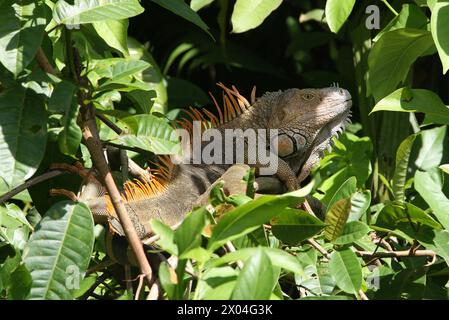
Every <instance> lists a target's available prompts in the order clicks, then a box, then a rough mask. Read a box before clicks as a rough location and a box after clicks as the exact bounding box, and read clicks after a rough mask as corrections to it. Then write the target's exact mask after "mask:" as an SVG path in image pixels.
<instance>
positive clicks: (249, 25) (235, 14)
mask: <svg viewBox="0 0 449 320" xmlns="http://www.w3.org/2000/svg"><path fill="white" fill-rule="evenodd" d="M281 3H282V0H255V1H247V0H237V1H236V2H235V5H234V10H233V11H232V17H231V22H232V32H235V33H241V32H245V31H248V30H250V29H254V28H257V27H258V26H259V25H261V24H262V22H263V21H264V20H265V19H266V18H267V17H268V16H269V15H270V13H271V12H273V11H274V10H276V8H277V7H279V6H280V5H281Z"/></svg>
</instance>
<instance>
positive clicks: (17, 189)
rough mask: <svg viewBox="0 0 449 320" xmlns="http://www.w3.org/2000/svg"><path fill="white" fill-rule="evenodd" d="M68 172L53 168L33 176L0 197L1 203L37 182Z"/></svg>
mask: <svg viewBox="0 0 449 320" xmlns="http://www.w3.org/2000/svg"><path fill="white" fill-rule="evenodd" d="M65 173H67V172H65V171H63V170H51V171H48V172H46V173H44V174H42V175H40V176H37V177H34V178H31V179H30V180H28V181H26V182H25V183H23V184H21V185H20V186H17V187H15V188H14V189H12V190H11V191H9V192H7V193H5V194H4V195H2V196H1V197H0V204H2V203H3V202H5V201H8V200H9V199H11V198H12V197H14V196H15V195H17V194H19V193H20V192H22V191H24V190H25V189H28V188H29V187H32V186H34V185H35V184H38V183H40V182H44V181H46V180H49V179H51V178H54V177H57V176H60V175H62V174H65Z"/></svg>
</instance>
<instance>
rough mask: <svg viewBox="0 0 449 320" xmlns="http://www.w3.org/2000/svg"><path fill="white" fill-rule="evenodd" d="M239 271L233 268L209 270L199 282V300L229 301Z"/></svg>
mask: <svg viewBox="0 0 449 320" xmlns="http://www.w3.org/2000/svg"><path fill="white" fill-rule="evenodd" d="M237 275H238V272H237V270H235V269H233V268H231V267H228V266H226V267H219V268H208V269H206V270H205V271H204V273H203V275H202V277H201V279H199V280H198V287H197V288H196V289H195V293H196V292H198V299H199V300H229V299H230V297H231V293H232V290H233V289H234V287H235V281H236V279H237Z"/></svg>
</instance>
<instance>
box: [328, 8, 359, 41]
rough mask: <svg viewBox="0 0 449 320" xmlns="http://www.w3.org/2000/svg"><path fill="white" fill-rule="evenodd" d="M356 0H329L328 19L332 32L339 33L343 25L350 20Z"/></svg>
mask: <svg viewBox="0 0 449 320" xmlns="http://www.w3.org/2000/svg"><path fill="white" fill-rule="evenodd" d="M354 4H355V0H344V1H341V0H327V1H326V8H325V12H326V21H327V24H328V25H329V28H330V29H331V31H332V32H334V33H337V32H338V31H339V30H340V28H341V27H342V25H343V24H344V23H345V22H346V20H348V17H349V15H350V14H351V11H352V8H353V7H354Z"/></svg>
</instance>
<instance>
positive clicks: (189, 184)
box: [81, 84, 351, 238]
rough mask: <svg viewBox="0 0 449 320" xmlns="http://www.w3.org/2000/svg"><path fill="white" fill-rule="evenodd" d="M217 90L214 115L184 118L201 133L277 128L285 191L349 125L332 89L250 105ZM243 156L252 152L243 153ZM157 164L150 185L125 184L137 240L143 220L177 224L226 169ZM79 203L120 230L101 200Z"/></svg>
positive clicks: (345, 99)
mask: <svg viewBox="0 0 449 320" xmlns="http://www.w3.org/2000/svg"><path fill="white" fill-rule="evenodd" d="M219 85H220V86H221V87H222V88H223V90H224V93H223V108H220V107H219V106H218V103H217V102H216V101H215V99H214V102H215V105H216V107H217V111H218V116H216V115H213V114H212V113H211V112H209V111H207V110H205V111H200V110H198V109H193V108H190V110H189V111H187V113H189V115H190V118H191V120H199V121H202V124H204V128H207V127H208V126H209V127H210V125H212V127H214V128H218V129H219V130H220V131H224V130H225V129H242V130H246V129H253V130H255V129H278V136H277V137H276V139H275V143H276V144H277V146H276V147H277V148H276V149H277V152H278V155H279V159H278V160H279V162H278V163H279V166H278V170H277V172H276V176H277V177H278V178H279V179H280V180H281V181H283V182H284V183H285V184H286V185H287V186H288V187H289V189H292V188H293V187H295V186H297V185H299V183H300V182H301V181H302V180H304V178H306V177H307V176H308V174H309V172H310V170H311V168H312V167H313V166H314V165H315V164H316V163H317V162H318V161H319V159H320V158H321V157H322V155H323V152H324V151H325V150H326V149H327V148H329V147H330V145H331V139H332V137H333V136H335V135H337V134H338V133H339V132H341V131H342V130H343V129H344V126H345V125H346V123H347V122H348V121H349V116H350V107H351V95H350V94H349V92H348V91H347V90H345V89H341V88H338V87H329V88H322V89H288V90H285V91H277V92H267V93H265V94H264V95H263V96H262V97H260V98H258V99H257V100H255V99H254V97H253V100H255V101H253V103H252V104H250V103H249V102H248V101H247V100H246V99H245V98H244V97H243V96H241V95H240V94H239V92H238V91H237V89H235V88H234V87H233V89H232V90H231V89H228V88H226V87H224V86H223V85H221V84H219ZM191 120H182V121H180V122H179V123H180V124H181V125H182V126H183V127H184V128H191ZM205 130H207V129H205ZM272 143H273V142H272ZM273 147H274V146H273ZM248 152H256V150H251V148H249V150H248ZM245 156H246V155H245ZM164 159H166V158H164ZM245 159H246V157H245ZM163 162H164V163H162V166H161V168H160V169H159V170H157V172H156V173H155V174H154V176H153V177H152V179H151V180H149V181H147V182H140V181H136V182H127V183H126V184H125V188H124V192H123V198H124V201H125V206H126V209H127V211H128V213H129V215H130V217H131V219H132V221H133V223H134V225H135V227H136V230H137V232H138V234H139V236H140V237H141V238H144V237H145V236H146V235H147V234H148V232H150V226H149V221H150V220H151V219H152V218H156V219H160V220H162V221H163V222H164V223H166V224H169V225H174V224H176V223H178V222H179V221H181V220H182V219H183V217H184V215H185V214H186V213H187V212H189V211H190V210H191V209H192V208H193V205H194V204H195V203H196V201H197V200H198V198H199V197H200V196H201V195H202V194H203V193H204V192H205V191H206V190H207V189H208V188H209V187H210V186H211V185H212V183H214V182H215V181H216V180H217V179H219V178H220V177H221V175H222V174H223V173H224V172H225V171H226V170H227V169H228V168H229V167H230V166H231V165H224V164H209V165H205V164H179V165H173V164H171V163H169V162H168V161H167V160H164V161H163ZM254 166H256V167H257V164H255V165H254ZM88 188H89V186H88ZM86 194H89V193H86ZM90 195H92V193H90ZM81 200H84V201H86V202H87V203H88V205H89V206H90V208H91V210H92V212H93V214H94V216H95V217H96V220H97V221H100V220H103V222H104V221H108V222H109V224H110V225H111V226H112V227H113V229H114V230H116V231H120V225H119V223H118V220H117V217H116V215H115V212H114V209H113V207H112V205H111V203H110V200H109V197H108V196H107V195H104V196H102V197H94V198H92V197H88V198H86V197H84V198H83V196H82V197H81ZM119 233H120V232H119Z"/></svg>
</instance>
